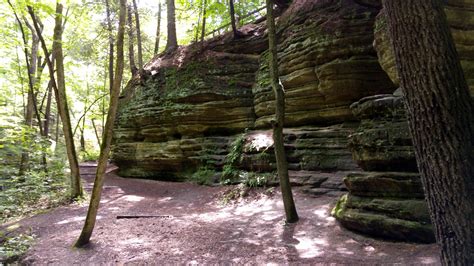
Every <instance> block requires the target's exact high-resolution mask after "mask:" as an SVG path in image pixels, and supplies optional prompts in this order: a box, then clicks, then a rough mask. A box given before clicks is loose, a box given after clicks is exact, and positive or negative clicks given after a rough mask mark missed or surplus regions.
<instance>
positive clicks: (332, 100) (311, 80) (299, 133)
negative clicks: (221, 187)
mask: <svg viewBox="0 0 474 266" xmlns="http://www.w3.org/2000/svg"><path fill="white" fill-rule="evenodd" d="M372 2H373V3H372ZM375 2H376V1H345V2H344V4H342V3H335V2H334V1H322V0H313V1H302V0H301V1H295V2H294V3H293V4H292V6H291V7H290V8H289V9H288V10H287V11H286V12H285V13H284V14H283V15H282V16H281V18H280V22H279V23H278V35H279V43H280V45H279V47H278V51H279V63H280V72H281V77H280V79H281V81H282V83H283V85H284V87H285V91H286V95H287V101H286V104H287V119H286V123H287V126H288V127H292V128H289V129H288V130H287V131H286V132H287V140H288V143H287V150H288V157H289V162H290V169H291V170H294V171H302V170H304V171H311V172H314V171H336V170H341V171H346V170H354V169H357V165H356V164H355V162H354V161H353V160H352V159H351V153H350V151H349V150H347V148H346V147H347V135H349V134H350V133H351V132H352V131H353V130H354V129H355V128H356V126H357V125H354V124H352V125H351V124H350V123H348V122H349V121H351V120H354V117H353V115H352V113H351V112H350V109H349V106H350V104H351V103H352V102H354V101H355V100H358V99H359V98H361V97H363V96H367V95H372V94H376V93H385V92H387V93H389V92H392V91H393V90H394V88H395V87H394V85H393V83H392V82H391V81H390V79H389V77H388V76H387V75H386V74H385V72H384V71H383V70H382V68H381V67H380V65H379V64H378V61H377V57H376V53H375V50H374V49H373V47H372V42H373V24H374V21H375V16H376V15H377V13H378V12H379V8H380V7H379V6H378V5H377V4H376V3H375ZM264 30H265V28H264V24H263V25H248V26H246V27H244V28H243V29H241V31H242V32H243V34H244V37H243V38H239V39H235V40H234V39H233V38H232V36H231V34H227V35H225V36H223V37H218V38H215V39H213V40H210V41H207V42H205V43H204V44H202V45H201V44H195V45H191V46H189V47H186V48H181V50H179V51H178V52H177V53H175V54H174V55H171V56H170V55H167V56H163V57H161V58H155V59H154V60H153V61H152V62H150V63H149V64H148V65H147V66H146V67H145V69H146V70H147V71H148V72H149V73H150V74H149V77H148V78H142V79H140V80H139V79H135V80H132V81H131V83H130V84H129V85H128V87H127V88H126V90H125V92H124V95H123V97H122V101H121V103H120V108H119V110H120V112H119V116H118V119H117V130H116V132H115V148H114V155H113V159H114V161H115V162H116V163H117V164H118V165H119V166H120V170H119V173H120V174H121V175H123V176H132V177H150V178H160V179H168V180H179V179H182V178H184V177H186V176H189V173H192V172H194V171H196V170H197V169H199V168H200V167H202V165H203V164H204V162H205V164H206V167H210V168H213V169H214V170H215V171H221V169H222V165H223V164H224V161H225V154H226V153H229V152H230V149H231V144H232V142H233V140H234V139H235V138H236V137H237V135H235V134H238V133H241V132H244V130H245V129H248V134H249V136H251V135H252V134H258V132H260V131H253V130H255V129H258V130H268V129H269V128H270V125H269V121H270V119H271V118H272V115H273V112H274V106H273V92H272V90H271V88H270V86H269V83H268V77H267V75H268V69H267V56H266V51H265V50H266V36H265V34H264ZM342 123H344V124H342ZM296 127H298V128H296ZM265 153H267V155H264V156H263V157H266V158H268V160H267V162H266V163H265V165H262V166H261V167H262V169H265V171H267V172H272V171H274V169H275V165H274V162H273V161H274V158H273V151H272V149H271V147H270V148H268V149H267V150H266V151H265ZM257 157H258V158H261V157H262V155H261V154H255V153H254V152H252V151H249V153H248V154H244V155H243V158H244V159H243V160H242V165H241V166H239V169H242V170H245V171H247V170H248V171H251V170H252V169H253V168H255V166H254V164H257V161H258V160H257V159H255V158H257ZM261 164H262V163H261ZM252 167H253V168H252ZM262 171H263V170H262ZM294 176H295V177H299V176H302V175H299V174H295V175H294ZM304 176H307V175H304ZM302 179H305V178H304V177H302ZM302 179H301V180H302ZM295 182H296V183H298V182H299V181H295ZM300 183H301V182H300ZM339 183H341V184H342V179H341V180H340V182H339Z"/></svg>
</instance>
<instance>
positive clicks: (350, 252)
mask: <svg viewBox="0 0 474 266" xmlns="http://www.w3.org/2000/svg"><path fill="white" fill-rule="evenodd" d="M336 250H337V252H338V253H341V254H344V255H353V254H354V252H353V251H349V250H347V248H343V247H339V248H336Z"/></svg>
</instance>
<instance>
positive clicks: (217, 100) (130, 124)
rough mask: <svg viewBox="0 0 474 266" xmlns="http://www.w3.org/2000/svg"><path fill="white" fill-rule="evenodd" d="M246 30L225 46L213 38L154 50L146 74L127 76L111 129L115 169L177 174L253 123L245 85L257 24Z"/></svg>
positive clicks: (253, 60) (254, 59)
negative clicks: (166, 51) (167, 54)
mask: <svg viewBox="0 0 474 266" xmlns="http://www.w3.org/2000/svg"><path fill="white" fill-rule="evenodd" d="M246 34H247V35H246V36H247V37H246V38H242V39H239V40H236V41H233V40H230V41H228V43H227V45H226V46H224V45H222V43H221V42H218V41H215V42H211V43H208V44H207V45H208V46H207V47H206V48H202V49H203V51H194V50H193V49H198V48H200V47H198V46H194V47H193V46H191V47H186V48H182V49H181V50H179V51H178V52H177V54H176V55H175V57H172V58H164V59H163V58H158V59H156V60H155V61H153V62H151V63H150V64H149V65H147V66H146V68H145V69H146V70H147V71H148V72H149V73H150V77H148V79H146V80H143V79H142V80H132V82H131V83H129V85H128V87H127V89H126V90H125V93H124V95H123V97H122V100H121V103H120V108H119V115H118V118H117V121H116V125H117V129H116V131H115V148H114V156H113V158H114V161H115V162H116V163H117V164H118V165H119V166H120V172H119V173H120V174H121V175H123V176H132V177H153V178H164V179H168V180H173V179H180V178H182V177H183V176H184V175H186V174H187V173H186V172H187V171H189V170H193V169H196V167H197V165H198V164H199V163H200V161H201V160H200V158H199V157H200V155H201V154H202V153H203V151H211V152H212V153H214V154H209V156H211V155H212V156H214V155H216V156H217V155H219V154H220V153H225V149H226V146H227V144H228V142H229V138H228V136H230V135H232V134H235V133H238V132H243V131H244V129H245V128H252V127H253V124H254V120H255V117H254V112H253V94H252V89H251V87H252V85H253V82H254V80H255V72H256V71H257V70H258V66H259V64H258V59H259V56H258V54H259V53H260V52H262V49H264V48H265V46H262V45H261V44H262V41H263V40H264V39H263V36H262V35H263V29H262V28H261V27H256V26H255V27H249V29H248V31H247V32H246ZM247 46H249V47H251V48H249V49H247V50H242V47H247ZM236 51H239V53H237V52H236ZM244 52H247V53H244ZM189 57H191V58H189ZM180 60H187V63H185V64H183V65H180ZM203 156H204V155H203Z"/></svg>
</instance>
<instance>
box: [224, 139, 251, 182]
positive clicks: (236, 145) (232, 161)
mask: <svg viewBox="0 0 474 266" xmlns="http://www.w3.org/2000/svg"><path fill="white" fill-rule="evenodd" d="M245 135H246V133H243V134H240V135H239V136H237V138H236V139H235V140H234V141H233V142H232V145H231V148H230V152H229V154H227V156H226V158H225V164H224V167H223V169H222V177H221V183H222V184H229V183H231V182H232V181H233V180H235V179H236V178H238V177H239V173H240V171H239V170H238V169H237V165H238V164H239V163H241V162H242V152H243V149H244V144H245Z"/></svg>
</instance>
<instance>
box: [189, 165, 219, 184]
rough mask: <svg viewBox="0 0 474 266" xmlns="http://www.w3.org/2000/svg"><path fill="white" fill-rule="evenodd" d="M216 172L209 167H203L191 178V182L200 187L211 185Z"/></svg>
mask: <svg viewBox="0 0 474 266" xmlns="http://www.w3.org/2000/svg"><path fill="white" fill-rule="evenodd" d="M215 173H216V172H215V171H214V170H212V169H209V168H207V167H201V168H199V170H198V171H197V172H195V173H194V174H193V175H192V176H191V179H190V180H191V181H192V182H195V183H196V184H199V185H207V186H208V185H211V184H212V183H214V182H213V179H212V177H213V176H214V175H215Z"/></svg>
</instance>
